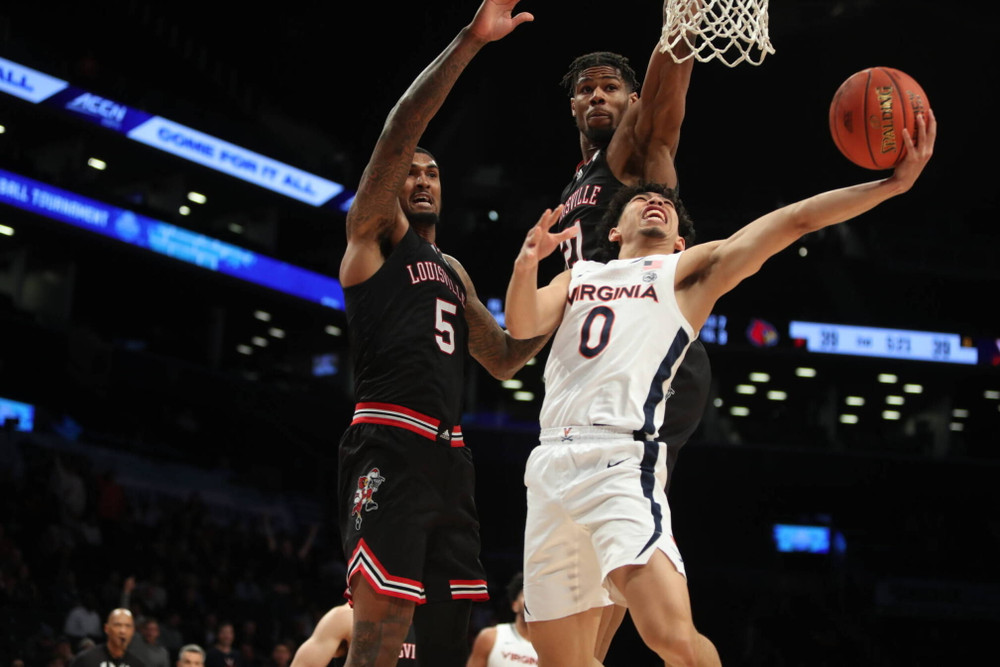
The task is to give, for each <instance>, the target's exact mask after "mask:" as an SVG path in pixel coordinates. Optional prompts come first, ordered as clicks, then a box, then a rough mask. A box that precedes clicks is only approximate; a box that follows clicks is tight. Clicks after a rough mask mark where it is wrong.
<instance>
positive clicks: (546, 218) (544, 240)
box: [516, 204, 580, 264]
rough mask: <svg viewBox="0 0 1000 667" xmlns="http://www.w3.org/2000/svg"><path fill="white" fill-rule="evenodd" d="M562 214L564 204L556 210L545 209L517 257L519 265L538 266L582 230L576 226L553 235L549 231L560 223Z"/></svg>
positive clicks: (529, 232)
mask: <svg viewBox="0 0 1000 667" xmlns="http://www.w3.org/2000/svg"><path fill="white" fill-rule="evenodd" d="M562 213H563V205H562V204H560V205H559V206H557V207H555V208H554V209H551V208H547V209H545V213H542V217H540V218H539V219H538V222H536V223H535V226H534V227H532V228H531V229H529V230H528V235H527V236H526V237H525V238H524V244H523V245H522V246H521V252H520V253H518V255H517V260H516V261H517V262H518V263H520V264H525V263H527V264H537V263H538V262H540V261H541V260H542V259H544V258H545V257H548V256H549V255H551V254H552V251H553V250H555V249H556V248H558V247H559V244H560V243H562V242H563V241H565V240H566V239H569V238H572V237H574V236H576V235H577V234H578V233H579V231H580V228H579V227H577V226H576V225H574V226H572V227H570V228H568V229H564V230H563V231H561V232H556V233H552V232H550V231H549V230H550V229H552V225H554V224H556V223H557V222H559V218H560V217H562Z"/></svg>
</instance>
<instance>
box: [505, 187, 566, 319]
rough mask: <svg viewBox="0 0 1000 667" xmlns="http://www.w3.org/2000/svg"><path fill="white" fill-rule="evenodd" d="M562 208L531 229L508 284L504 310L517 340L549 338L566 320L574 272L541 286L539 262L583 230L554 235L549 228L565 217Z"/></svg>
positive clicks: (547, 213)
mask: <svg viewBox="0 0 1000 667" xmlns="http://www.w3.org/2000/svg"><path fill="white" fill-rule="evenodd" d="M562 209H563V207H562V206H558V207H557V208H556V209H555V210H554V211H553V210H546V211H545V213H543V214H542V217H541V218H540V219H539V220H538V223H537V224H536V225H535V226H534V227H532V228H531V229H530V230H528V235H527V237H525V239H524V244H523V245H522V246H521V251H520V252H519V253H518V255H517V259H515V260H514V272H513V273H512V274H511V277H510V283H509V284H508V285H507V303H506V308H505V311H504V314H505V320H506V324H507V330H508V331H510V333H511V335H512V336H514V337H515V338H531V337H533V336H540V335H548V334H551V333H552V332H553V331H555V330H556V327H558V326H559V323H560V322H561V321H562V316H563V308H564V307H565V305H566V295H567V289H568V288H569V279H570V272H569V271H563V272H562V273H560V274H559V275H558V276H556V277H555V278H553V279H552V282H551V283H549V284H548V285H546V286H545V287H542V288H539V287H538V263H539V262H540V261H541V260H542V259H544V258H545V257H548V256H549V255H550V254H552V251H553V250H555V248H556V247H558V245H559V244H560V243H561V242H562V241H564V240H566V239H568V238H571V237H573V236H576V234H577V232H578V231H579V227H575V226H574V227H570V228H568V229H565V230H563V231H562V232H559V233H558V234H552V233H550V232H549V229H550V228H551V227H552V225H553V224H555V223H556V221H557V220H559V216H560V215H562Z"/></svg>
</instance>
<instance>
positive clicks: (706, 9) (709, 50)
mask: <svg viewBox="0 0 1000 667" xmlns="http://www.w3.org/2000/svg"><path fill="white" fill-rule="evenodd" d="M767 2H768V0H665V2H664V3H663V34H662V35H661V36H660V52H661V53H667V52H669V53H670V56H671V57H672V58H673V59H674V60H675V61H677V62H684V61H685V60H687V59H689V58H696V59H697V60H700V61H701V62H708V61H709V60H712V59H713V58H715V59H717V60H719V61H721V62H722V63H723V64H725V65H727V66H729V67H735V66H736V65H739V64H740V63H741V62H748V63H750V64H751V65H759V64H761V63H762V62H763V61H764V56H766V55H767V54H768V53H774V47H773V46H771V40H770V37H769V36H768V32H767Z"/></svg>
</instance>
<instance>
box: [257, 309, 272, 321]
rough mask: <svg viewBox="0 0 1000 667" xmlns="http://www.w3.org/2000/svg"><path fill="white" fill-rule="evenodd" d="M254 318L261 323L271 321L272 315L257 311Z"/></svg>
mask: <svg viewBox="0 0 1000 667" xmlns="http://www.w3.org/2000/svg"><path fill="white" fill-rule="evenodd" d="M253 316H254V317H256V318H257V319H258V320H260V321H261V322H270V321H271V313H269V312H267V311H266V310H255V311H253Z"/></svg>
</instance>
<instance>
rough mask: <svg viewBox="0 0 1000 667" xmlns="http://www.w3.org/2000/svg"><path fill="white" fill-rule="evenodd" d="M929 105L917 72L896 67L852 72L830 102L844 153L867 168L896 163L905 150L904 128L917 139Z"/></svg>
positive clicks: (835, 134)
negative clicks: (921, 118)
mask: <svg viewBox="0 0 1000 667" xmlns="http://www.w3.org/2000/svg"><path fill="white" fill-rule="evenodd" d="M929 107H930V104H929V103H928V101H927V95H926V93H924V89H923V88H921V87H920V84H918V83H917V82H916V81H914V80H913V77H911V76H909V75H908V74H906V73H905V72H900V71H899V70H898V69H893V68H891V67H869V68H868V69H864V70H861V71H860V72H857V73H855V74H852V75H851V76H850V77H849V78H848V79H847V81H844V83H842V84H841V85H840V88H838V89H837V93H836V94H835V95H834V96H833V102H832V103H831V104H830V133H831V134H832V135H833V142H834V143H835V144H837V148H839V149H840V152H841V153H843V154H844V156H845V157H846V158H847V159H848V160H850V161H851V162H853V163H854V164H856V165H858V166H859V167H864V168H866V169H892V168H893V167H894V166H896V164H897V163H898V162H899V161H900V160H901V159H902V158H903V155H904V154H905V153H906V144H904V143H903V128H904V127H905V128H907V129H908V130H909V131H910V136H911V137H913V138H914V139H916V127H917V120H916V118H917V114H918V113H922V112H924V111H925V110H926V109H928V108H929Z"/></svg>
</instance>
